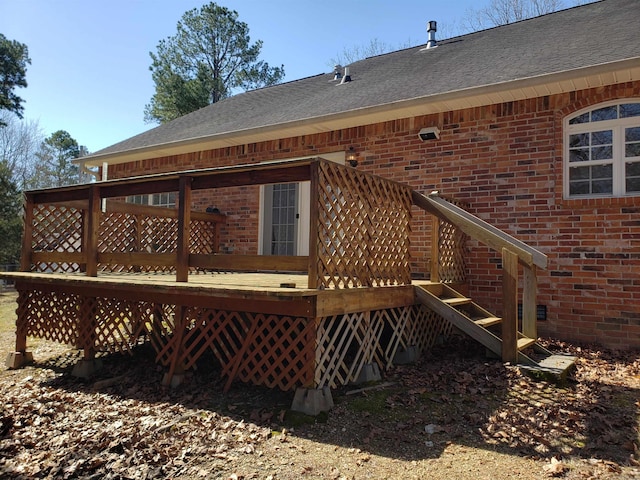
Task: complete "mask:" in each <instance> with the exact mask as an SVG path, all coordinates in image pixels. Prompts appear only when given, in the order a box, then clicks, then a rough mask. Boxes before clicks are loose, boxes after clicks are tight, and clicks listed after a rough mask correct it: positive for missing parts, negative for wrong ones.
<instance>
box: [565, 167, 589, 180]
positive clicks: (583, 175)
mask: <svg viewBox="0 0 640 480" xmlns="http://www.w3.org/2000/svg"><path fill="white" fill-rule="evenodd" d="M589 178H590V175H589V167H574V168H571V169H570V170H569V180H570V181H572V182H573V181H574V180H588V179H589Z"/></svg>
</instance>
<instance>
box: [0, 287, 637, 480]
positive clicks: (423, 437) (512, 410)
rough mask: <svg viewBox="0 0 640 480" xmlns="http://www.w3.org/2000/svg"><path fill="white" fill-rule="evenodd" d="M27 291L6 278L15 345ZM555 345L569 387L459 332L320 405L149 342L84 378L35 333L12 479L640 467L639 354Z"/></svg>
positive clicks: (517, 472)
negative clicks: (177, 366)
mask: <svg viewBox="0 0 640 480" xmlns="http://www.w3.org/2000/svg"><path fill="white" fill-rule="evenodd" d="M14 302H15V292H13V291H10V290H8V291H2V292H0V349H1V350H0V351H1V352H4V353H7V352H9V351H11V350H12V348H13V342H14V338H15V337H14V334H13V322H15V314H14V311H15V303H14ZM547 344H548V347H549V348H551V349H554V350H558V351H563V352H567V353H570V354H574V355H577V356H578V357H579V360H578V362H577V367H576V370H575V372H574V373H572V375H571V376H570V378H569V379H568V381H567V382H566V383H565V384H564V385H557V384H553V383H547V382H544V381H537V380H534V379H532V378H530V377H528V376H525V375H523V374H521V373H520V371H519V370H518V369H517V368H515V367H509V366H505V365H503V364H502V363H501V362H499V361H496V360H488V359H486V358H485V357H484V351H483V350H482V349H480V348H478V347H477V346H476V345H475V344H473V343H472V342H470V341H468V340H466V339H464V338H461V337H454V338H453V339H451V341H449V342H448V343H447V344H446V345H440V346H438V347H437V348H434V349H433V351H431V352H428V353H426V354H425V355H423V357H422V358H421V359H420V361H419V362H418V363H417V364H416V365H412V366H398V367H394V368H393V369H391V370H390V371H388V372H386V373H385V378H384V379H383V382H381V383H380V384H377V385H375V384H372V385H367V386H364V387H362V386H360V387H349V388H344V389H340V390H338V391H334V392H333V395H334V400H335V402H336V406H335V407H334V409H333V410H331V412H329V413H328V414H327V415H321V416H319V417H316V418H311V417H306V416H304V415H300V414H295V413H294V412H290V411H289V410H288V408H289V406H290V405H291V401H292V396H291V394H290V393H284V392H279V391H274V390H268V389H264V388H260V387H256V386H251V385H243V384H240V383H235V384H234V385H233V387H232V388H231V390H230V392H229V393H228V394H222V393H221V391H222V388H223V384H224V381H223V379H221V378H220V376H219V370H218V369H217V368H216V367H215V365H214V362H213V361H209V362H207V359H204V360H205V361H203V362H200V365H199V369H198V370H197V372H195V373H189V374H188V375H187V378H186V381H185V383H184V384H183V385H182V386H181V387H179V388H178V389H164V388H162V387H161V386H160V380H161V378H162V374H163V369H161V368H159V367H157V366H156V365H155V364H154V363H153V352H152V351H151V350H149V349H148V348H146V347H144V346H142V347H139V348H137V349H136V350H135V352H134V354H133V356H130V357H129V356H117V355H116V356H105V357H103V362H104V364H105V367H104V369H103V370H102V371H101V372H100V374H99V375H97V376H96V377H95V378H93V379H91V380H90V381H81V380H78V379H75V378H73V377H72V376H71V375H70V369H71V367H72V366H73V364H74V363H75V361H77V359H78V358H79V357H80V352H78V351H75V350H69V349H68V348H67V347H64V346H59V345H55V344H52V343H49V342H44V341H41V340H37V341H35V340H34V341H30V345H32V347H31V348H30V349H31V350H32V351H33V353H34V357H35V359H36V362H35V363H34V364H33V365H30V366H27V367H25V368H23V369H20V370H6V369H4V368H3V370H2V371H0V405H1V406H0V478H24V479H27V478H29V479H30V478H51V479H58V478H85V479H89V478H95V479H98V478H100V479H102V478H106V479H146V478H181V479H188V478H212V479H213V478H215V479H218V478H219V479H253V478H255V479H272V480H275V479H300V478H303V479H304V478H309V479H315V478H318V479H333V480H338V479H365V478H375V479H382V478H389V479H414V478H415V479H421V478H455V479H474V480H478V479H484V478H486V479H501V478H504V479H510V478H520V479H538V478H554V477H555V478H567V479H596V478H598V479H600V478H602V479H614V478H616V479H617V478H622V479H625V478H628V479H632V478H640V463H639V460H640V451H639V447H640V431H639V428H640V414H639V412H640V355H638V352H611V351H604V350H601V349H597V348H593V347H592V348H586V347H583V348H580V347H577V346H574V345H571V344H567V343H559V342H552V341H548V342H547ZM208 360H211V359H208Z"/></svg>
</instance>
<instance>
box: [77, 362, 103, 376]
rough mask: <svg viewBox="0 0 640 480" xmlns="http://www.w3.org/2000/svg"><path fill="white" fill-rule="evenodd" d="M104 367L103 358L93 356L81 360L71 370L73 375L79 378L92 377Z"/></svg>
mask: <svg viewBox="0 0 640 480" xmlns="http://www.w3.org/2000/svg"><path fill="white" fill-rule="evenodd" d="M101 368H102V360H100V359H98V358H93V359H91V360H87V359H82V360H79V361H78V363H76V364H75V365H74V367H73V370H71V375H73V376H74V377H78V378H91V377H93V376H94V375H95V374H96V372H97V371H98V370H100V369H101Z"/></svg>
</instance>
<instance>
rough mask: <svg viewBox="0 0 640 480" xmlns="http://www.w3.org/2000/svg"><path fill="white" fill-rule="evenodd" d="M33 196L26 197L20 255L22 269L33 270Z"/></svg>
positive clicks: (25, 270) (24, 270) (27, 195)
mask: <svg viewBox="0 0 640 480" xmlns="http://www.w3.org/2000/svg"><path fill="white" fill-rule="evenodd" d="M33 207H34V205H33V196H32V195H30V194H28V193H27V194H25V197H24V232H23V234H22V252H21V255H20V270H21V271H23V272H30V271H31V252H32V251H33V248H32V245H31V244H32V243H33Z"/></svg>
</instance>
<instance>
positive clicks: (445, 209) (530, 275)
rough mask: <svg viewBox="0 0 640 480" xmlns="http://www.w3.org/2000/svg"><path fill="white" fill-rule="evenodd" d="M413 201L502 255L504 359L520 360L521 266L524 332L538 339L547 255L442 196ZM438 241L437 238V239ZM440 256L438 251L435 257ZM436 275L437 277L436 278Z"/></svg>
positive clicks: (415, 195)
mask: <svg viewBox="0 0 640 480" xmlns="http://www.w3.org/2000/svg"><path fill="white" fill-rule="evenodd" d="M412 199H413V203H414V204H415V205H417V206H418V207H420V208H422V209H424V210H425V211H427V212H429V213H431V214H432V215H434V216H435V217H437V218H438V219H442V220H444V221H446V222H448V223H450V224H451V225H454V226H455V227H456V228H458V229H459V230H460V231H462V232H464V233H465V234H467V235H469V237H471V238H475V239H476V240H478V241H480V242H481V243H484V244H485V245H487V246H489V247H491V248H492V249H494V250H496V251H498V252H500V253H501V255H502V307H503V316H502V359H503V360H504V361H505V362H514V363H515V362H516V360H517V355H518V351H517V348H518V347H517V342H518V335H519V334H518V303H519V302H518V293H519V289H518V280H519V266H522V268H523V282H522V283H523V284H522V301H521V303H522V334H523V335H524V336H525V337H528V338H533V339H536V338H537V337H538V333H537V326H536V321H537V307H536V296H537V275H536V271H537V269H538V268H542V269H545V268H546V267H547V256H546V255H545V254H544V253H542V252H540V251H538V250H536V249H535V248H533V247H530V246H529V245H527V244H525V243H523V242H521V241H520V240H518V239H516V238H514V237H512V236H511V235H509V234H507V233H505V232H503V231H502V230H499V229H498V228H496V227H494V226H493V225H490V224H489V223H487V222H485V221H484V220H482V219H480V218H478V217H476V216H474V215H472V214H470V213H469V212H467V211H465V210H463V209H462V208H460V207H458V206H456V205H454V204H453V203H451V202H448V201H446V200H444V199H442V198H440V197H439V195H438V192H433V193H431V194H430V195H428V196H425V195H422V194H420V193H418V192H416V191H413V192H412ZM434 241H435V242H436V243H437V239H435V240H434ZM437 258H438V255H437V252H436V255H435V256H434V259H433V260H432V261H435V259H437ZM438 271H439V270H438V268H437V266H436V267H435V268H432V269H431V280H432V281H439V278H437V275H438ZM434 276H436V278H434Z"/></svg>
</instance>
